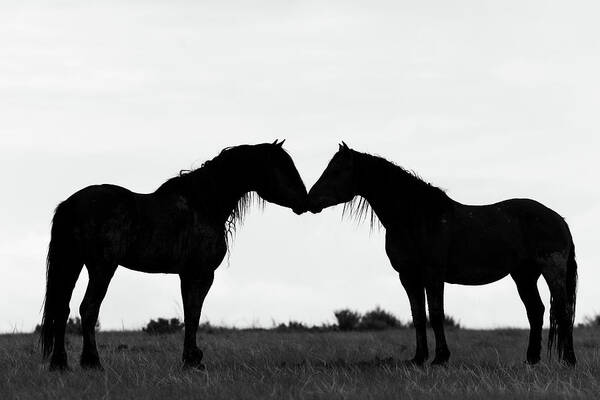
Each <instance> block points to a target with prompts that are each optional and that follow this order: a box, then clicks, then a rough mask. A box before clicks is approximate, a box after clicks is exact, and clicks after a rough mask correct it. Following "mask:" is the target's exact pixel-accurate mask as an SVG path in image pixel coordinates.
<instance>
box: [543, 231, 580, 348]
mask: <svg viewBox="0 0 600 400" xmlns="http://www.w3.org/2000/svg"><path fill="white" fill-rule="evenodd" d="M565 294H566V298H564V299H561V298H560V296H556V295H552V294H551V296H550V330H549V331H548V353H549V354H550V353H551V351H552V348H554V347H556V351H557V353H558V357H559V358H563V356H565V351H566V352H567V353H571V352H572V343H571V342H570V338H571V335H572V332H573V324H574V323H575V305H576V300H577V262H576V261H575V244H574V243H573V239H571V246H570V250H569V256H568V258H567V271H566V279H565ZM568 356H569V357H571V354H568ZM572 357H573V358H574V355H572Z"/></svg>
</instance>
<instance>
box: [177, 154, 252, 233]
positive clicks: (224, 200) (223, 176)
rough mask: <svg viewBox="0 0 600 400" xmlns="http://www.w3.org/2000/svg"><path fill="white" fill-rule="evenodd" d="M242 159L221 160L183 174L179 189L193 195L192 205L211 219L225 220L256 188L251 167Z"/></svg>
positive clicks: (191, 196)
mask: <svg viewBox="0 0 600 400" xmlns="http://www.w3.org/2000/svg"><path fill="white" fill-rule="evenodd" d="M248 165H249V164H247V163H244V162H242V160H236V159H232V160H229V159H228V160H217V161H213V162H209V163H207V165H205V166H203V167H202V168H200V169H198V170H196V171H192V172H190V173H189V174H188V175H184V176H182V177H180V179H182V180H183V182H182V183H181V185H180V187H179V190H178V191H179V192H182V194H185V195H186V196H187V197H189V198H190V204H191V205H192V207H196V208H198V209H200V210H202V211H203V212H204V213H205V215H206V217H208V219H210V220H213V221H214V222H215V223H216V224H224V223H225V222H226V221H227V220H228V219H229V218H230V216H231V215H232V213H233V212H234V211H235V210H236V209H237V207H238V202H239V201H240V200H241V199H242V198H243V197H244V196H245V195H246V194H247V193H248V192H251V191H252V190H254V186H255V185H254V184H253V183H252V174H251V170H250V169H249V168H248Z"/></svg>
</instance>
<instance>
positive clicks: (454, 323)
mask: <svg viewBox="0 0 600 400" xmlns="http://www.w3.org/2000/svg"><path fill="white" fill-rule="evenodd" d="M427 323H428V324H429V321H427ZM444 326H445V327H446V328H454V329H461V328H462V326H460V322H458V320H457V319H455V318H454V317H451V316H450V315H446V314H444Z"/></svg>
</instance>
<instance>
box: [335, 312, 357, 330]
mask: <svg viewBox="0 0 600 400" xmlns="http://www.w3.org/2000/svg"><path fill="white" fill-rule="evenodd" d="M333 315H335V319H337V326H338V328H339V330H340V331H353V330H355V329H356V328H358V324H359V323H360V314H359V313H357V312H356V311H352V310H349V309H347V308H346V309H343V310H338V311H335V312H334V313H333Z"/></svg>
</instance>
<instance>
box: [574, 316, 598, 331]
mask: <svg viewBox="0 0 600 400" xmlns="http://www.w3.org/2000/svg"><path fill="white" fill-rule="evenodd" d="M577 326H578V327H580V328H593V327H599V326H600V314H596V315H592V316H589V315H588V316H586V317H585V318H584V319H583V322H582V323H580V324H578V325H577Z"/></svg>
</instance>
